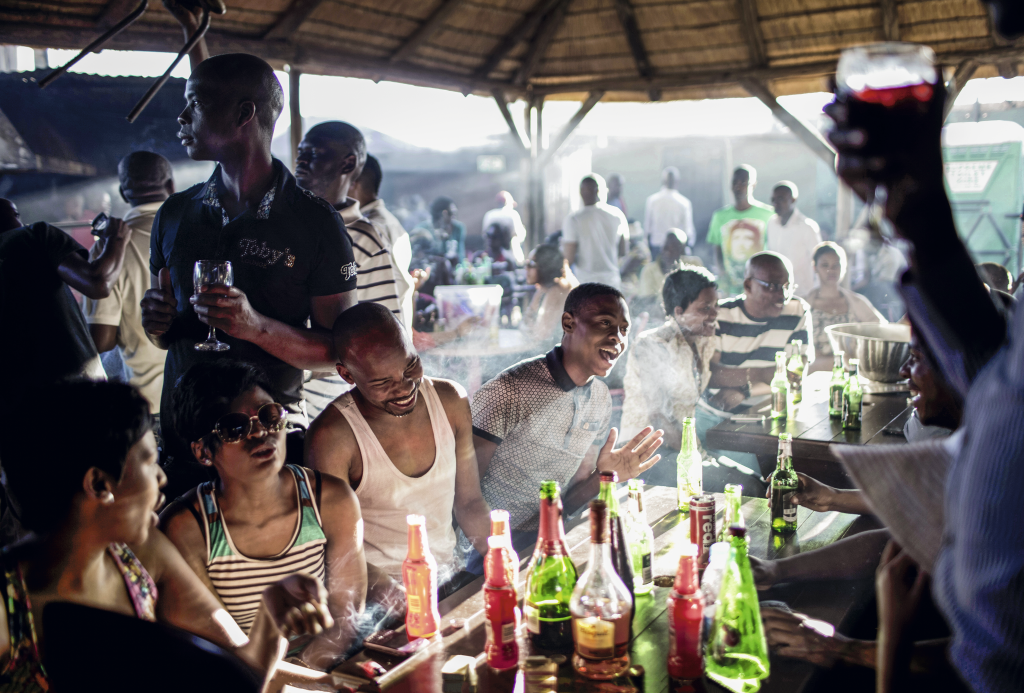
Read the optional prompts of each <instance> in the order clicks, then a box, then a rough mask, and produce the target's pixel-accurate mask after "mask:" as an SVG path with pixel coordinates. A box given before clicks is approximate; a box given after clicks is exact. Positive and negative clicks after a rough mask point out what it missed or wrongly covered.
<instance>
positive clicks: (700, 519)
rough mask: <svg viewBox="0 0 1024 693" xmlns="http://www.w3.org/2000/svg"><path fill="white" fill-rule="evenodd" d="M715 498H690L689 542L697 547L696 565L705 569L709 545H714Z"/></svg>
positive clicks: (709, 495) (709, 550)
mask: <svg viewBox="0 0 1024 693" xmlns="http://www.w3.org/2000/svg"><path fill="white" fill-rule="evenodd" d="M716 536H718V533H717V532H716V531H715V497H714V496H712V495H711V494H710V493H705V494H703V495H700V496H691V497H690V541H691V542H693V543H694V544H696V545H697V564H698V565H699V566H700V568H701V570H703V569H704V568H705V567H707V564H708V554H709V553H710V552H711V545H712V544H713V543H715V537H716Z"/></svg>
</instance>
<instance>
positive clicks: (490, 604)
mask: <svg viewBox="0 0 1024 693" xmlns="http://www.w3.org/2000/svg"><path fill="white" fill-rule="evenodd" d="M507 560H508V552H507V551H506V547H505V540H504V539H503V538H502V537H501V535H497V536H494V535H492V536H490V537H488V538H487V556H486V558H485V559H484V575H485V582H484V619H485V625H486V634H487V644H486V645H485V647H484V652H485V653H486V656H487V665H488V666H490V667H491V668H492V669H495V670H497V671H505V670H507V669H512V668H514V667H516V666H517V665H518V664H519V643H518V642H516V631H517V630H519V607H518V606H517V605H516V590H515V586H513V585H512V584H511V583H510V582H509V570H508V564H507V563H506V561H507Z"/></svg>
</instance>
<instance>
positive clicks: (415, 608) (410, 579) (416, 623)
mask: <svg viewBox="0 0 1024 693" xmlns="http://www.w3.org/2000/svg"><path fill="white" fill-rule="evenodd" d="M405 521H406V522H407V523H408V525H409V552H408V553H407V554H406V557H405V560H404V561H402V583H403V584H404V585H405V599H406V605H407V608H406V611H405V630H406V632H408V634H409V639H410V640H412V639H414V638H429V637H430V636H432V635H433V634H434V633H436V632H437V630H438V627H439V624H440V623H441V614H440V613H438V611H437V561H435V560H434V556H433V555H432V554H431V553H430V547H429V546H428V544H427V525H426V519H425V518H424V517H423V516H422V515H407V516H406V518H405Z"/></svg>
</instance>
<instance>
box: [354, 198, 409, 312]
mask: <svg viewBox="0 0 1024 693" xmlns="http://www.w3.org/2000/svg"><path fill="white" fill-rule="evenodd" d="M347 203H350V204H346V205H345V206H344V207H341V208H339V209H338V212H339V213H340V214H341V218H342V220H343V221H344V222H345V228H346V229H347V230H348V235H349V238H350V239H351V240H352V254H353V256H354V257H355V261H356V266H357V267H358V268H359V269H358V270H357V272H356V300H357V301H359V303H380V304H381V305H383V306H385V307H387V308H388V309H389V310H390V311H391V312H392V313H394V314H395V315H398V316H401V312H402V311H401V304H400V303H399V300H398V288H397V286H396V285H395V275H394V271H393V269H392V267H391V253H390V252H388V249H387V246H386V245H385V244H384V242H383V241H382V240H381V237H380V234H379V233H378V232H377V229H376V228H375V227H374V226H373V224H372V223H370V220H369V219H367V218H366V217H365V216H363V213H362V211H361V210H360V209H359V202H358V201H356V200H353V199H352V198H351V197H350V198H348V200H347Z"/></svg>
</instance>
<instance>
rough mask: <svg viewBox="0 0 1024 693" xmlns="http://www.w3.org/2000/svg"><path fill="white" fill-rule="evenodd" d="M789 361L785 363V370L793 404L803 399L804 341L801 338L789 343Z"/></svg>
mask: <svg viewBox="0 0 1024 693" xmlns="http://www.w3.org/2000/svg"><path fill="white" fill-rule="evenodd" d="M789 351H790V356H789V363H787V364H786V371H787V372H788V374H789V391H790V396H791V401H792V402H793V404H799V403H800V402H801V401H803V398H804V396H803V392H804V369H805V367H806V365H807V364H805V363H804V342H803V340H802V339H794V340H793V341H792V342H790V343H789Z"/></svg>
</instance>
